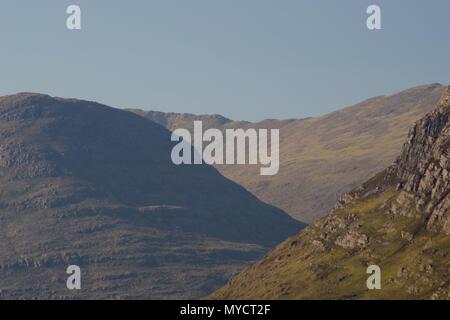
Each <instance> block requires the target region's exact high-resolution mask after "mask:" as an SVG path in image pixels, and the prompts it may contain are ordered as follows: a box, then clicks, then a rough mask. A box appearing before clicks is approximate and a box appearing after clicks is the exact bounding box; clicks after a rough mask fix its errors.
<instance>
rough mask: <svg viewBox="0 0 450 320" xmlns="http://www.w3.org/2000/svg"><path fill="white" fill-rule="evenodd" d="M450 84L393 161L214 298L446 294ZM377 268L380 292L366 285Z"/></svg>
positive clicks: (449, 293)
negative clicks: (369, 269)
mask: <svg viewBox="0 0 450 320" xmlns="http://www.w3.org/2000/svg"><path fill="white" fill-rule="evenodd" d="M449 146H450V88H448V89H447V92H446V94H445V95H444V97H443V98H442V100H441V102H440V103H439V106H438V108H437V109H436V110H435V111H433V112H431V113H430V114H428V115H427V116H426V117H424V118H423V119H422V120H420V121H419V122H418V123H417V124H416V125H415V126H414V128H413V129H412V130H411V131H410V133H409V137H408V140H407V143H406V144H405V145H404V147H403V151H402V152H401V155H400V157H399V158H398V159H397V161H396V163H395V164H394V165H393V166H391V167H389V168H388V169H386V170H384V171H383V172H381V173H379V174H378V175H376V176H375V177H374V178H372V179H371V180H369V181H368V182H366V183H365V184H363V185H362V186H361V187H359V188H357V189H355V190H353V191H352V192H350V193H348V194H345V195H344V196H343V197H342V198H341V199H340V200H339V201H338V202H337V204H336V206H335V208H334V209H333V210H332V211H331V212H330V214H329V215H328V216H326V217H325V218H322V219H320V220H319V221H317V222H316V223H314V224H312V225H310V226H309V227H308V228H306V229H305V230H304V231H302V232H301V233H300V234H299V235H297V236H295V237H292V238H290V239H289V240H287V241H286V242H284V243H283V244H281V245H280V246H279V247H277V248H276V249H275V250H274V251H272V252H271V253H270V254H269V255H268V256H266V257H265V258H264V259H263V260H262V261H260V262H258V263H257V264H255V265H253V266H252V267H250V268H247V269H246V270H245V271H244V272H242V273H241V274H240V275H238V276H237V277H235V278H234V279H232V280H231V281H230V282H229V284H228V285H227V286H225V287H224V288H222V289H220V290H218V291H216V292H215V293H213V294H212V295H211V296H210V297H211V298H214V299H218V298H220V299H263V298H264V299H450V175H449V170H450V153H449ZM373 264H375V265H378V266H380V268H381V272H382V289H381V290H368V289H367V287H366V279H367V277H368V275H367V274H366V269H367V267H368V266H369V265H373Z"/></svg>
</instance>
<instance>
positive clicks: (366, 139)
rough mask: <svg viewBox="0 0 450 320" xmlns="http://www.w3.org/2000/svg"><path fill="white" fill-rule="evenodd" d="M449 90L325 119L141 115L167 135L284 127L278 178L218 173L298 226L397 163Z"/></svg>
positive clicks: (245, 168)
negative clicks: (197, 127)
mask: <svg viewBox="0 0 450 320" xmlns="http://www.w3.org/2000/svg"><path fill="white" fill-rule="evenodd" d="M444 90H445V87H444V86H442V85H439V84H432V85H426V86H420V87H415V88H412V89H409V90H405V91H402V92H400V93H397V94H394V95H389V96H380V97H376V98H372V99H369V100H367V101H364V102H362V103H359V104H357V105H355V106H353V107H349V108H345V109H342V110H339V111H336V112H333V113H330V114H327V115H325V116H322V117H317V118H309V119H299V120H294V119H291V120H265V121H262V122H259V123H248V122H235V121H231V120H229V119H226V118H223V117H221V116H217V115H216V116H193V115H185V114H174V113H167V114H165V113H161V112H153V111H149V112H145V111H137V110H134V112H137V113H138V114H140V115H143V116H145V117H147V118H149V119H151V120H153V121H156V122H158V123H160V124H162V125H165V126H166V127H167V128H168V129H169V130H173V129H176V128H187V129H191V128H192V124H193V121H194V120H202V121H203V122H204V127H205V128H210V127H213V128H222V129H226V128H235V127H242V128H279V129H280V130H281V133H280V139H281V141H280V161H281V164H280V172H279V173H278V174H277V175H275V176H261V175H260V172H259V167H258V166H249V165H240V166H236V165H233V166H217V169H218V170H219V171H220V172H221V173H222V174H223V175H224V176H226V177H228V178H229V179H231V180H233V181H236V182H237V183H239V184H240V185H242V186H244V187H245V188H246V189H247V190H249V191H250V192H252V193H253V194H255V195H256V196H257V197H258V198H260V199H262V200H263V201H265V202H267V203H270V204H271V205H274V206H276V207H279V208H281V209H283V210H284V211H286V212H287V213H289V214H290V215H291V216H293V217H295V218H296V219H298V220H300V221H305V222H308V223H309V222H313V221H315V220H316V219H317V218H319V217H322V216H324V215H325V214H326V213H327V211H328V210H329V209H331V208H332V207H333V205H334V203H335V202H336V200H337V199H338V198H339V196H340V195H341V194H343V193H345V192H348V191H350V190H352V189H353V188H355V187H356V186H358V185H360V184H361V183H362V182H364V181H366V180H367V179H369V178H370V177H371V176H373V175H374V174H376V173H377V172H379V171H381V170H383V169H384V168H386V167H388V166H389V165H391V164H392V163H393V161H394V160H395V158H396V157H397V156H398V154H399V150H400V148H401V146H402V144H403V142H404V140H405V138H406V136H407V133H408V130H409V129H410V128H411V126H412V125H413V124H414V122H415V121H417V120H419V119H420V118H422V117H423V116H424V115H425V114H426V113H428V112H430V111H431V110H432V109H433V108H434V107H435V106H436V104H437V102H438V100H439V98H440V96H441V95H442V93H443V92H444Z"/></svg>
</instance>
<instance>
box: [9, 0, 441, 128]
mask: <svg viewBox="0 0 450 320" xmlns="http://www.w3.org/2000/svg"><path fill="white" fill-rule="evenodd" d="M70 4H78V5H80V6H81V9H82V30H80V31H69V30H67V29H66V25H65V21H66V18H67V15H66V12H65V11H66V8H67V6H68V5H70ZM369 4H379V5H380V6H381V8H382V27H383V30H380V31H369V30H368V29H367V28H366V18H367V15H366V9H367V7H368V5H369ZM449 39H450V1H449V0H432V1H430V0H371V1H366V0H339V1H337V0H128V1H118V0H76V1H75V0H73V1H66V0H39V1H30V0H1V1H0V41H1V42H0V43H1V47H0V74H1V76H0V95H4V94H11V93H16V92H21V91H33V92H41V93H48V94H50V95H56V96H62V97H75V98H82V99H89V100H96V101H99V102H102V103H106V104H108V105H111V106H116V107H139V108H143V109H153V110H161V111H173V112H190V113H208V114H209V113H219V114H223V115H225V116H227V117H230V118H233V119H239V120H240V119H245V120H260V119H264V118H301V117H307V116H315V115H321V114H324V113H327V112H329V111H332V110H336V109H339V108H341V107H344V106H347V105H351V104H353V103H356V102H359V101H360V100H363V99H365V98H369V97H372V96H376V95H381V94H388V93H394V92H396V91H400V90H402V89H406V88H408V87H412V86H416V85H419V84H426V83H434V82H440V83H443V84H449V83H450V41H449Z"/></svg>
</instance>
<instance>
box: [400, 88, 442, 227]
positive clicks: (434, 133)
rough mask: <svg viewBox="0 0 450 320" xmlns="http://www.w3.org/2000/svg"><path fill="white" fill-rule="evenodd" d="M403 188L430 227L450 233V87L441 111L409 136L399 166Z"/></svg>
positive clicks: (434, 112)
mask: <svg viewBox="0 0 450 320" xmlns="http://www.w3.org/2000/svg"><path fill="white" fill-rule="evenodd" d="M391 170H392V171H394V173H395V175H396V176H397V177H398V178H399V179H400V180H401V182H400V185H399V189H401V190H405V191H406V192H409V193H411V194H413V195H414V196H413V199H411V202H413V203H415V204H416V206H415V207H416V210H417V211H421V212H424V213H425V214H426V215H427V228H428V230H430V231H437V232H439V231H441V232H445V233H446V234H450V214H449V212H450V195H449V192H450V175H449V170H450V87H449V88H448V89H447V92H446V93H445V95H444V97H443V98H442V100H441V102H440V103H439V105H438V108H437V109H436V110H435V111H433V112H432V113H430V114H429V115H427V116H426V117H425V118H423V119H422V120H420V121H419V122H418V123H417V124H416V125H415V126H414V128H413V129H412V130H411V131H410V133H409V138H408V142H407V143H406V144H405V147H404V149H403V152H402V154H401V156H400V157H399V158H398V160H397V162H396V165H395V166H394V167H393V168H392V169H391Z"/></svg>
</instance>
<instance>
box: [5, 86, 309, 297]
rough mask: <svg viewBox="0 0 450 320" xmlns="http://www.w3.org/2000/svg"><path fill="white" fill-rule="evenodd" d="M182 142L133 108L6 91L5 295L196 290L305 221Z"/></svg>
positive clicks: (185, 293)
mask: <svg viewBox="0 0 450 320" xmlns="http://www.w3.org/2000/svg"><path fill="white" fill-rule="evenodd" d="M171 147H172V143H171V142H170V132H169V131H168V130H167V129H165V128H164V127H162V126H160V125H158V124H156V123H154V122H152V121H149V120H146V119H144V118H142V117H139V116H137V115H134V114H132V113H129V112H125V111H121V110H118V109H113V108H110V107H107V106H104V105H100V104H97V103H93V102H87V101H79V100H65V99H60V98H52V97H49V96H46V95H39V94H28V93H24V94H18V95H14V96H6V97H1V98H0V185H1V187H0V298H61V297H67V296H72V295H75V296H76V297H77V298H138V299H139V298H195V297H199V296H202V295H204V294H206V293H207V292H210V291H211V290H212V289H213V288H215V287H217V286H219V285H221V284H222V283H224V281H225V279H227V278H228V277H229V275H230V274H232V273H235V272H236V271H239V270H240V269H241V268H242V267H243V266H244V265H246V264H247V263H249V262H250V261H254V260H255V259H256V258H258V257H260V256H261V255H262V254H264V252H266V251H267V250H268V248H269V247H271V246H273V245H275V244H277V243H279V242H280V241H282V240H283V239H284V238H285V237H287V236H289V235H292V234H294V233H295V232H297V231H298V230H299V229H300V228H301V227H302V225H301V224H299V223H298V222H296V221H295V220H293V219H291V218H290V217H289V216H288V215H286V214H285V213H284V212H282V211H281V210H279V209H276V208H274V207H271V206H269V205H266V204H264V203H262V202H261V201H259V200H258V199H257V198H256V197H254V196H253V195H251V194H250V193H248V192H247V191H245V189H243V188H242V187H240V186H239V185H237V184H235V183H234V182H231V181H229V180H227V179H225V178H224V177H222V176H221V175H220V174H219V173H218V172H217V170H216V169H214V168H212V167H209V166H175V165H173V164H172V162H171V159H170V153H171ZM71 264H75V265H79V266H80V267H81V269H82V272H83V286H82V288H83V289H82V290H81V292H77V293H73V292H69V291H68V290H67V289H66V285H65V280H66V277H67V276H66V274H65V270H66V268H67V267H68V266H69V265H71Z"/></svg>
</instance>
